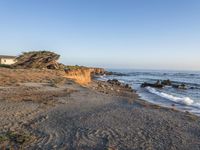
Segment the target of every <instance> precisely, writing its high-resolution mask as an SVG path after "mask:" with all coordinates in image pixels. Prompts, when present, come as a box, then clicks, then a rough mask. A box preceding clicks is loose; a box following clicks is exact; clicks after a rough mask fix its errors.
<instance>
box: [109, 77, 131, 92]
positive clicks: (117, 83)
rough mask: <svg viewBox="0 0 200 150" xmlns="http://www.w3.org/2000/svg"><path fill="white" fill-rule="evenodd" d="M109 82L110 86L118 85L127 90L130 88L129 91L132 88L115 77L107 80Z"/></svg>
mask: <svg viewBox="0 0 200 150" xmlns="http://www.w3.org/2000/svg"><path fill="white" fill-rule="evenodd" d="M107 82H108V83H109V84H111V85H112V86H120V87H122V88H124V89H127V90H130V91H133V89H132V88H131V87H130V86H129V85H128V84H124V83H121V82H120V81H119V80H117V79H112V80H108V81H107Z"/></svg>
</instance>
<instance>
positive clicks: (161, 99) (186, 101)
mask: <svg viewBox="0 0 200 150" xmlns="http://www.w3.org/2000/svg"><path fill="white" fill-rule="evenodd" d="M109 71H112V72H117V73H122V74H123V75H120V76H119V75H107V76H105V75H104V76H101V78H100V79H101V80H108V79H118V80H119V81H121V82H123V83H127V84H129V85H131V86H132V88H134V89H135V90H136V91H137V93H138V94H139V95H140V97H141V98H142V99H144V100H147V101H149V102H152V103H155V104H159V105H162V106H167V107H176V108H177V109H180V110H183V111H189V112H191V113H194V114H197V115H200V72H195V71H159V70H123V69H110V70H109ZM167 79H169V80H171V81H172V83H173V84H177V85H180V84H185V85H186V86H187V89H177V88H173V87H171V86H165V87H164V88H162V89H157V88H152V87H146V88H141V84H142V83H144V82H148V83H155V82H156V81H157V80H167Z"/></svg>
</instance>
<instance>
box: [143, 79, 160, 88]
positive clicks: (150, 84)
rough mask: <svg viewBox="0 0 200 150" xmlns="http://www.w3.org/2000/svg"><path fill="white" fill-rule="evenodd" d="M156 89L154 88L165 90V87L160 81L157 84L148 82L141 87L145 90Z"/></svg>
mask: <svg viewBox="0 0 200 150" xmlns="http://www.w3.org/2000/svg"><path fill="white" fill-rule="evenodd" d="M147 86H149V87H154V88H163V87H164V86H163V85H162V84H161V82H160V81H159V80H158V81H157V82H156V83H153V84H152V83H147V82H144V83H143V84H142V85H141V87H142V88H144V87H147Z"/></svg>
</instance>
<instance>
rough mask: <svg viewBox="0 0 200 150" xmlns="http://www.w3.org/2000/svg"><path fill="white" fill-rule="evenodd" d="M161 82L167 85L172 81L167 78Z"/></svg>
mask: <svg viewBox="0 0 200 150" xmlns="http://www.w3.org/2000/svg"><path fill="white" fill-rule="evenodd" d="M161 84H162V85H165V86H166V85H167V86H171V85H172V82H171V81H170V80H169V79H168V80H163V81H162V82H161Z"/></svg>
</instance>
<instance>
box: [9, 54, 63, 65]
mask: <svg viewBox="0 0 200 150" xmlns="http://www.w3.org/2000/svg"><path fill="white" fill-rule="evenodd" d="M59 57H60V55H58V54H56V53H54V52H50V51H31V52H24V53H23V54H21V55H20V56H18V57H17V58H16V59H17V62H16V63H15V64H13V65H12V67H13V68H20V69H29V68H38V69H44V68H45V69H64V65H63V64H60V63H58V62H57V61H58V59H59Z"/></svg>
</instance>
